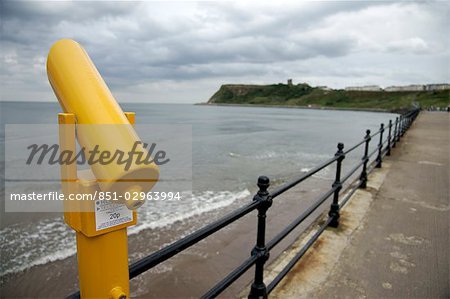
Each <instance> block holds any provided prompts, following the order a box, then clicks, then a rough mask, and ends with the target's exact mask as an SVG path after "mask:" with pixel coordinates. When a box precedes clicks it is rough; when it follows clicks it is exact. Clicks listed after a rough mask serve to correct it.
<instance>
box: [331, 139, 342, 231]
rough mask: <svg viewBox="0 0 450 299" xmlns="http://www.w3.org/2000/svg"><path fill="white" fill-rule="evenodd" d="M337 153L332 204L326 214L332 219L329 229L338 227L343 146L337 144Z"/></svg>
mask: <svg viewBox="0 0 450 299" xmlns="http://www.w3.org/2000/svg"><path fill="white" fill-rule="evenodd" d="M337 148H338V150H337V152H336V154H335V156H336V157H338V159H337V162H336V178H335V180H334V183H333V188H336V189H335V190H334V196H333V203H332V204H331V207H330V211H329V212H328V216H330V217H331V218H332V220H331V222H330V226H331V227H338V226H339V217H340V214H339V191H341V189H342V183H341V168H342V160H344V159H345V155H344V152H343V151H342V150H343V149H344V144H343V143H341V142H339V143H338V145H337Z"/></svg>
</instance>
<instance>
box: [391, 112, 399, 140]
mask: <svg viewBox="0 0 450 299" xmlns="http://www.w3.org/2000/svg"><path fill="white" fill-rule="evenodd" d="M397 126H398V116H397V117H396V118H395V127H394V138H393V139H392V147H395V145H396V143H397Z"/></svg>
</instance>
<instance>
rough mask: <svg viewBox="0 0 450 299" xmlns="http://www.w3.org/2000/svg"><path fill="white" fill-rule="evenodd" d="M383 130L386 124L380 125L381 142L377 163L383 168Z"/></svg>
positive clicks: (377, 166) (378, 166)
mask: <svg viewBox="0 0 450 299" xmlns="http://www.w3.org/2000/svg"><path fill="white" fill-rule="evenodd" d="M383 132H384V124H381V125H380V142H379V143H378V156H377V165H376V166H375V167H376V168H381V164H382V160H383V158H382V157H383V156H382V155H383V153H382V151H383Z"/></svg>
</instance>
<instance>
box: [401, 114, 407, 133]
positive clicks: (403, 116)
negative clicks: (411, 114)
mask: <svg viewBox="0 0 450 299" xmlns="http://www.w3.org/2000/svg"><path fill="white" fill-rule="evenodd" d="M405 131H406V115H402V131H401V132H400V136H401V137H403V135H405Z"/></svg>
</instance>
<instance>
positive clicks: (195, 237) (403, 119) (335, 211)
mask: <svg viewBox="0 0 450 299" xmlns="http://www.w3.org/2000/svg"><path fill="white" fill-rule="evenodd" d="M419 112H420V109H414V110H411V111H409V112H407V113H404V114H402V115H400V116H399V117H396V119H395V121H394V122H392V120H390V121H389V123H388V125H387V128H385V126H384V124H381V125H380V129H379V130H378V131H377V132H375V133H373V134H371V131H370V130H367V131H366V134H365V136H364V138H363V140H361V141H360V142H358V143H357V144H356V145H354V146H352V147H350V148H349V149H347V150H345V151H344V144H343V143H338V146H337V148H338V150H337V152H336V153H335V155H334V157H332V158H330V159H329V160H327V161H325V162H323V163H321V164H320V165H318V166H316V167H314V168H313V169H311V170H310V171H308V172H307V173H304V174H302V175H301V176H299V177H298V178H295V179H294V180H292V181H290V182H288V183H286V184H283V185H281V186H279V187H277V188H276V189H275V190H272V191H269V190H268V189H269V186H270V180H269V178H268V177H266V176H260V177H259V178H258V184H257V185H258V188H259V190H258V192H257V193H256V195H255V196H254V197H253V201H252V202H251V203H249V204H247V205H245V206H243V207H241V208H239V209H237V210H235V211H233V212H231V213H229V214H227V215H226V216H224V217H223V218H221V219H219V220H217V221H215V222H213V223H211V224H209V225H207V226H205V227H203V228H201V229H199V230H197V231H195V232H194V233H192V234H190V235H188V236H186V237H184V238H182V239H180V240H178V241H176V242H174V243H172V244H170V245H168V246H166V247H164V248H162V249H161V250H158V251H156V252H154V253H152V254H150V255H148V256H147V257H144V258H142V259H140V260H138V261H136V262H134V263H133V264H131V265H130V267H129V275H130V279H133V278H135V277H136V276H138V275H140V274H141V273H143V272H145V271H147V270H149V269H151V268H153V267H155V266H157V265H159V264H160V263H162V262H164V261H166V260H167V259H169V258H171V257H173V256H175V255H177V254H178V253H180V252H182V251H183V250H185V249H187V248H189V247H191V246H192V245H194V244H196V243H198V242H199V241H201V240H203V239H205V238H206V237H208V236H210V235H212V234H214V233H215V232H217V231H219V230H220V229H222V228H224V227H226V226H228V225H229V224H231V223H233V222H234V221H236V220H238V219H240V218H242V217H244V216H245V215H247V214H248V213H250V212H252V211H254V210H258V219H257V223H258V224H257V238H256V244H255V246H254V248H253V250H252V251H251V255H250V256H249V257H248V258H247V259H246V260H245V261H244V262H242V264H240V265H239V266H238V267H237V268H236V269H234V270H233V271H232V272H231V273H229V274H228V275H227V276H226V277H225V278H224V279H222V280H221V281H220V282H218V283H217V284H216V285H215V286H213V287H212V288H211V289H210V290H208V291H207V292H206V293H205V294H204V295H203V296H202V298H214V297H216V296H218V295H219V294H220V293H221V292H222V291H224V290H225V289H226V288H227V287H228V286H230V285H231V284H232V283H233V282H234V281H236V280H237V279H238V278H239V277H241V276H242V275H243V274H244V273H245V272H247V271H248V270H249V269H250V268H251V267H252V266H253V265H255V273H254V280H253V283H252V284H251V288H250V293H249V295H248V297H249V298H267V296H268V294H270V292H271V291H272V290H273V289H274V288H275V287H276V286H277V285H278V284H279V283H280V282H281V280H282V279H283V278H284V277H285V276H286V274H287V273H288V272H289V271H290V270H291V269H292V268H293V267H294V266H295V264H296V263H297V262H298V261H299V260H300V259H301V258H302V256H303V255H304V254H305V253H306V252H307V250H308V249H309V248H310V247H311V246H312V245H313V244H314V242H315V241H316V240H317V239H318V238H319V236H320V235H321V234H322V233H323V232H324V230H325V229H326V228H327V227H328V226H332V227H338V226H339V218H340V210H341V209H342V207H343V206H344V205H345V204H346V203H347V202H348V200H349V199H350V197H351V196H352V195H353V193H354V192H355V191H356V190H357V189H358V188H366V186H367V181H368V175H369V174H370V173H371V172H372V171H373V170H374V169H375V168H380V167H382V162H383V158H384V156H386V155H390V154H391V148H394V147H396V144H397V143H398V142H399V141H400V139H401V138H402V137H403V135H404V134H405V132H406V131H407V130H408V128H409V127H410V126H411V124H412V123H413V121H414V120H415V119H416V117H417V115H418V114H419ZM386 130H388V134H387V138H383V136H386V135H385V134H384V132H385V131H386ZM377 135H379V141H378V145H377V146H376V148H375V149H374V150H373V151H372V152H369V151H370V141H371V140H373V138H374V137H376V136H377ZM362 145H364V153H363V157H362V159H361V161H360V162H359V163H357V164H356V165H355V166H354V167H353V168H351V170H350V171H348V172H347V173H346V174H344V175H342V164H343V161H344V159H345V157H346V155H347V154H349V153H350V152H353V151H354V150H356V149H357V148H359V147H360V146H362ZM375 154H377V156H376V159H374V160H372V162H371V160H370V159H371V158H372V157H373V156H374V155H375ZM335 162H336V175H335V179H334V182H333V184H332V186H331V188H330V189H329V190H328V191H326V192H325V193H323V194H322V195H321V196H320V197H319V198H317V199H316V200H315V201H314V203H313V204H312V205H311V206H309V207H308V208H307V209H306V210H305V211H304V212H303V213H302V214H300V215H299V216H298V217H297V218H296V219H294V221H292V222H291V223H290V224H289V225H288V226H287V227H285V228H284V229H283V230H282V231H280V232H279V233H278V234H277V235H275V237H273V238H272V239H271V240H270V241H268V242H266V212H267V210H268V209H269V208H270V207H271V206H272V202H273V200H274V199H275V198H276V197H277V196H279V195H281V194H283V193H284V192H286V191H288V190H289V189H291V188H293V187H294V186H296V185H298V184H299V183H301V182H303V181H305V180H306V179H308V178H309V177H311V176H312V175H314V174H316V173H317V172H319V171H321V170H323V169H324V168H326V167H328V166H330V165H332V164H334V163H335ZM369 162H370V163H369ZM361 167H362V170H361V173H360V175H359V176H358V177H357V179H356V180H355V181H354V182H353V183H351V184H350V186H349V187H348V188H347V189H346V191H347V192H346V194H345V196H344V197H343V198H342V199H340V198H339V197H340V193H341V190H342V188H343V184H344V183H345V182H346V181H347V180H349V179H350V178H351V177H352V176H353V175H354V174H356V172H357V171H358V170H359V169H360V168H361ZM331 196H333V200H332V203H331V206H330V210H329V212H328V218H327V220H326V221H325V222H324V223H322V224H321V225H320V227H319V228H318V229H317V231H316V232H315V233H314V235H313V236H312V237H311V238H310V239H309V240H308V241H307V242H306V243H305V245H304V246H303V247H302V248H301V249H300V251H299V252H298V253H297V254H296V255H295V256H294V257H293V259H292V260H291V261H290V262H289V263H288V264H287V265H286V266H285V267H284V268H283V270H281V271H280V272H279V274H278V275H277V276H276V277H275V278H274V279H273V280H272V281H271V282H270V283H269V284H268V285H267V286H266V284H265V282H264V265H265V263H266V261H267V260H268V258H269V254H270V251H271V250H272V249H273V248H274V247H275V246H277V244H279V243H280V242H281V241H282V240H283V239H284V238H285V237H286V236H288V235H289V234H290V233H291V232H292V231H293V230H294V229H295V228H296V227H298V226H299V225H300V224H301V223H302V222H303V221H304V220H305V219H307V218H308V217H309V216H310V215H311V214H312V213H313V212H314V211H316V210H317V209H318V208H319V207H320V206H321V205H322V204H323V203H324V202H325V201H326V200H327V199H328V198H330V197H331ZM79 296H80V293H79V292H77V293H74V294H72V295H70V296H69V297H68V298H78V297H79Z"/></svg>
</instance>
